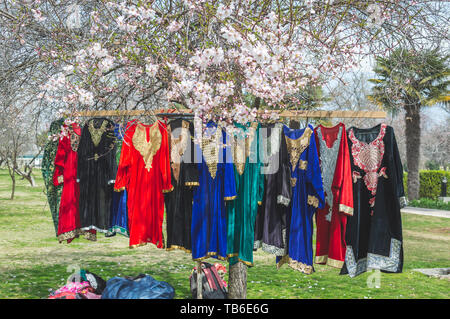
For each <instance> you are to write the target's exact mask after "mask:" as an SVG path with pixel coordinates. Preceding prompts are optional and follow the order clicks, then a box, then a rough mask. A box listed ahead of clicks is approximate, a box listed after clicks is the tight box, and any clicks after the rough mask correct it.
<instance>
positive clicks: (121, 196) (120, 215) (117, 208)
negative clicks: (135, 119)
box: [108, 123, 130, 237]
mask: <svg viewBox="0 0 450 319" xmlns="http://www.w3.org/2000/svg"><path fill="white" fill-rule="evenodd" d="M124 134H125V127H123V126H122V125H121V124H118V123H116V125H115V128H114V135H115V136H116V164H117V166H118V165H119V160H120V152H121V150H122V140H123V136H124ZM110 220H111V223H110V225H111V226H110V227H109V231H108V236H114V235H115V234H116V233H118V234H121V235H124V236H126V237H129V236H130V233H129V230H128V208H127V191H126V190H125V189H124V190H122V191H121V192H113V194H112V204H111V217H110Z"/></svg>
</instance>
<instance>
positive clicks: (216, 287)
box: [189, 262, 228, 299]
mask: <svg viewBox="0 0 450 319" xmlns="http://www.w3.org/2000/svg"><path fill="white" fill-rule="evenodd" d="M201 265H202V267H201V268H202V269H201V278H202V299H227V298H228V293H227V288H226V287H225V286H224V284H223V282H222V278H220V275H219V274H218V272H217V269H216V267H214V265H211V264H210V263H207V262H202V263H201ZM189 281H190V284H191V293H192V298H194V299H197V269H196V268H194V269H193V270H192V273H191V276H190V277H189Z"/></svg>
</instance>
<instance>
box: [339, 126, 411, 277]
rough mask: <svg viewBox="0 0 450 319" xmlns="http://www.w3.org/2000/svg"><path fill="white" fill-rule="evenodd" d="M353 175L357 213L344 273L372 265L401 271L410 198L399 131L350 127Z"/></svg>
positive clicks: (349, 233)
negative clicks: (403, 216) (404, 210)
mask: <svg viewBox="0 0 450 319" xmlns="http://www.w3.org/2000/svg"><path fill="white" fill-rule="evenodd" d="M347 134H348V143H349V151H350V161H351V165H352V178H353V201H354V212H353V216H348V219H347V230H346V236H345V240H346V244H347V250H346V254H345V264H344V266H343V268H342V269H341V274H349V276H350V277H354V276H357V275H359V274H361V273H363V272H365V271H367V270H370V269H379V270H381V271H383V272H392V273H400V272H402V268H403V237H402V222H401V216H400V208H401V207H403V206H404V204H405V203H406V200H405V194H404V189H403V167H402V163H401V160H400V156H399V152H398V147H397V142H396V140H395V135H394V130H393V128H392V127H390V126H387V125H386V124H379V125H377V126H375V127H373V128H370V129H359V128H355V127H351V128H350V129H348V131H347Z"/></svg>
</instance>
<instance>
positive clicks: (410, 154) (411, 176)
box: [405, 105, 420, 200]
mask: <svg viewBox="0 0 450 319" xmlns="http://www.w3.org/2000/svg"><path fill="white" fill-rule="evenodd" d="M405 109H406V114H405V124H406V125H405V135H406V162H407V167H408V182H407V184H408V200H414V199H419V187H420V180H419V161H420V106H418V105H416V106H413V107H407V108H405Z"/></svg>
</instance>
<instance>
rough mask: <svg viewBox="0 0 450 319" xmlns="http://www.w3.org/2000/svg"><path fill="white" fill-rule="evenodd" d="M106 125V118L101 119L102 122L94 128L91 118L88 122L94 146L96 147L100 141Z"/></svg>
mask: <svg viewBox="0 0 450 319" xmlns="http://www.w3.org/2000/svg"><path fill="white" fill-rule="evenodd" d="M107 125H108V121H107V120H102V124H101V125H100V127H99V128H96V127H95V126H94V119H91V120H90V121H89V124H88V129H89V133H90V134H91V140H92V143H94V146H95V147H97V146H98V145H99V144H100V141H101V140H102V137H103V134H104V133H105V131H106V128H107Z"/></svg>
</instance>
